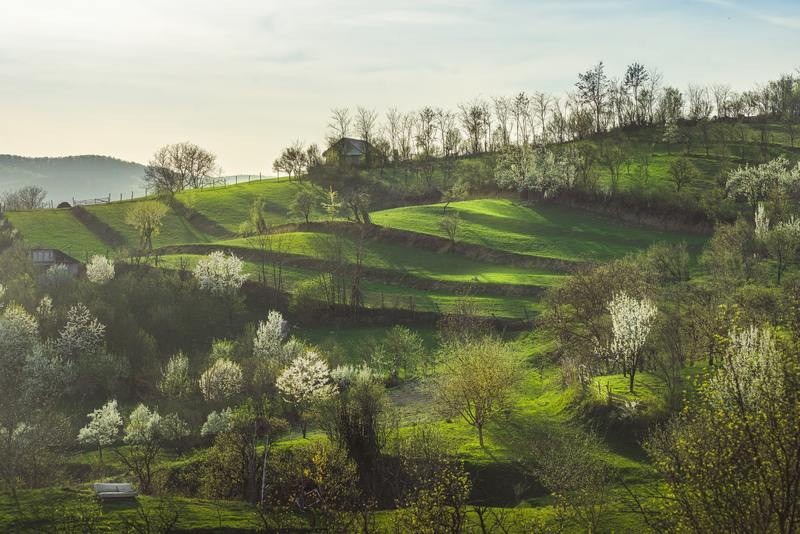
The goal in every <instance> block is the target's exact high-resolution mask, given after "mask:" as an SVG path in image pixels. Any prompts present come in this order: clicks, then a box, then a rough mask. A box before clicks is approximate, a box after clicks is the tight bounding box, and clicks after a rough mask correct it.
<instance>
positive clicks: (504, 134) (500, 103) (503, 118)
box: [492, 96, 511, 146]
mask: <svg viewBox="0 0 800 534" xmlns="http://www.w3.org/2000/svg"><path fill="white" fill-rule="evenodd" d="M492 103H493V104H494V117H495V119H497V122H498V123H499V124H498V127H497V128H498V131H499V132H500V143H501V145H502V146H506V145H508V144H509V143H510V142H511V131H510V128H509V125H508V121H509V120H510V118H511V117H510V115H511V102H510V101H509V99H508V98H505V97H503V96H501V97H497V98H494V99H492Z"/></svg>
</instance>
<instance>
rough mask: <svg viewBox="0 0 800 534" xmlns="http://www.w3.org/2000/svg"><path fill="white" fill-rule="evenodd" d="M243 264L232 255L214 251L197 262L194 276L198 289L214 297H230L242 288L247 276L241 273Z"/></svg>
mask: <svg viewBox="0 0 800 534" xmlns="http://www.w3.org/2000/svg"><path fill="white" fill-rule="evenodd" d="M243 268H244V262H242V260H241V258H239V257H238V256H235V255H233V254H230V255H225V253H223V252H221V251H215V252H212V253H211V254H209V255H208V256H207V257H205V258H203V259H201V260H200V261H198V262H197V265H196V266H195V268H194V276H195V278H196V279H197V281H198V282H199V283H200V289H203V290H205V291H208V292H210V293H212V294H214V295H230V294H233V293H236V291H238V290H239V288H241V287H242V284H244V282H245V280H247V274H244V273H243V272H242V269H243Z"/></svg>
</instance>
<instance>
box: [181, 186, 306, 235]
mask: <svg viewBox="0 0 800 534" xmlns="http://www.w3.org/2000/svg"><path fill="white" fill-rule="evenodd" d="M297 188H298V182H296V181H289V180H287V179H285V178H281V179H278V178H269V179H264V180H261V181H255V182H250V183H243V184H239V185H235V186H228V187H220V188H215V189H203V190H192V191H184V192H182V193H178V195H177V198H178V200H180V201H181V202H182V203H183V204H185V205H186V206H188V207H190V208H192V209H194V210H195V211H197V212H199V213H201V214H203V215H205V216H206V217H208V218H209V219H211V220H213V221H215V222H216V223H217V224H219V225H221V226H223V227H224V228H226V229H227V230H229V231H231V232H237V231H239V227H240V225H241V224H242V223H243V222H245V221H246V220H247V219H248V217H249V215H250V208H251V207H252V206H253V202H254V201H255V200H256V199H258V198H263V199H264V200H265V201H266V213H265V214H264V218H265V219H266V220H267V222H268V223H270V224H284V223H286V222H288V217H287V211H288V209H289V205H290V204H291V202H292V199H293V198H294V195H295V193H296V192H297Z"/></svg>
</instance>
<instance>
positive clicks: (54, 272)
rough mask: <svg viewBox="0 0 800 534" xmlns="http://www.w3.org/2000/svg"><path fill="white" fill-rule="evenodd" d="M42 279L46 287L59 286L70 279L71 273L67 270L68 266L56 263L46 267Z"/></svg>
mask: <svg viewBox="0 0 800 534" xmlns="http://www.w3.org/2000/svg"><path fill="white" fill-rule="evenodd" d="M42 281H43V282H44V285H45V286H47V287H50V288H59V287H62V286H63V285H65V284H67V283H69V282H70V281H72V273H71V272H69V267H67V266H66V265H64V264H63V263H56V264H55V265H51V266H50V267H48V268H47V270H46V271H45V272H44V276H43V277H42Z"/></svg>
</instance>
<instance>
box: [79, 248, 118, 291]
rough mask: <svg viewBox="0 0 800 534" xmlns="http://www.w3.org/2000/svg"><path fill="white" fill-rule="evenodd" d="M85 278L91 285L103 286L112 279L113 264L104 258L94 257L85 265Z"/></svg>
mask: <svg viewBox="0 0 800 534" xmlns="http://www.w3.org/2000/svg"><path fill="white" fill-rule="evenodd" d="M86 278H88V279H89V281H90V282H91V283H93V284H98V285H103V284H105V283H107V282H110V281H111V280H113V279H114V262H113V261H111V260H109V259H108V258H106V257H105V256H100V255H95V256H92V259H91V260H89V263H87V264H86Z"/></svg>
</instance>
